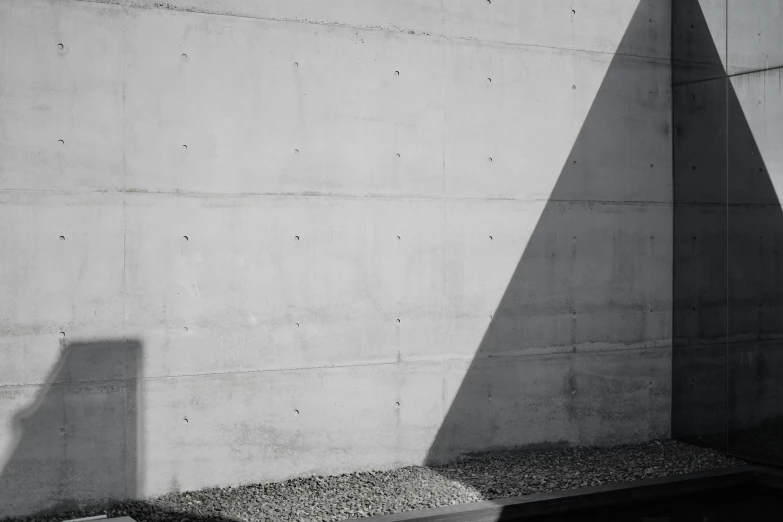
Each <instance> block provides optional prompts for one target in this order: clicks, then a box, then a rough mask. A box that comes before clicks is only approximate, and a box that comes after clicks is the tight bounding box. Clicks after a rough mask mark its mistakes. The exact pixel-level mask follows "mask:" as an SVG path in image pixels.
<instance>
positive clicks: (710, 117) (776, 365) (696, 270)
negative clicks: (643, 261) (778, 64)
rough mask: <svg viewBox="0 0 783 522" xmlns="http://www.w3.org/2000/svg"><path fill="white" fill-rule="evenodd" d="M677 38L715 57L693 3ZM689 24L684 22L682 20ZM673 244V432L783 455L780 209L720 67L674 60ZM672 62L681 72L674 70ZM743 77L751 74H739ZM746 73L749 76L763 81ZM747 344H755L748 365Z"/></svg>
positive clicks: (735, 450)
mask: <svg viewBox="0 0 783 522" xmlns="http://www.w3.org/2000/svg"><path fill="white" fill-rule="evenodd" d="M678 7H679V9H678V10H676V11H675V13H674V14H675V15H677V14H678V11H683V10H684V11H687V13H686V14H687V16H683V17H681V18H680V20H683V21H685V23H684V24H681V25H677V24H675V25H673V32H674V31H679V32H688V33H689V34H698V35H701V38H700V39H695V38H693V37H690V38H689V39H687V41H686V39H684V38H683V39H679V40H675V41H683V42H686V44H687V45H689V46H692V47H693V49H691V50H686V51H681V50H678V49H673V50H672V52H673V55H676V54H689V53H690V54H696V55H698V56H700V57H702V58H703V59H704V60H705V61H712V62H713V63H720V61H719V56H718V55H719V52H718V49H717V48H716V47H715V44H714V40H713V39H712V37H711V36H710V33H709V29H708V28H707V23H706V21H705V19H704V15H703V12H702V11H701V8H700V5H699V2H698V1H696V0H689V1H687V2H682V3H680V4H679V5H678ZM688 21H690V22H691V23H690V24H688ZM673 67H674V69H675V72H674V73H673V76H674V77H679V78H691V79H692V81H691V82H686V83H683V84H681V85H677V86H675V87H674V90H673V94H674V95H673V104H672V105H673V107H672V110H673V121H674V125H675V133H674V141H673V152H674V248H673V311H672V325H673V327H672V337H673V352H672V437H673V438H676V439H679V440H683V441H686V442H690V443H693V444H697V445H701V446H706V447H711V448H714V449H718V450H721V451H725V452H728V453H731V454H733V455H737V456H740V457H745V458H752V459H755V460H761V461H764V462H768V463H776V462H777V463H781V462H783V448H782V447H780V445H779V444H777V443H776V442H775V441H778V440H782V439H783V390H781V387H780V385H776V383H775V376H779V375H781V374H783V354H781V345H780V339H781V338H782V337H783V332H782V331H781V326H780V325H779V324H778V321H776V320H775V319H776V317H779V314H780V313H781V311H783V305H782V304H781V301H783V284H781V283H780V282H779V281H778V280H779V278H780V275H779V274H780V269H779V259H780V257H781V256H780V250H779V247H777V246H776V245H778V244H779V242H780V241H781V240H783V212H781V208H780V203H779V199H778V197H777V193H776V191H775V188H774V185H773V183H772V181H771V180H770V178H769V175H768V170H767V167H766V165H765V164H764V160H763V157H762V153H761V151H760V149H759V146H758V144H757V143H756V140H755V138H754V135H753V131H752V129H751V127H750V124H749V121H748V118H747V116H746V114H745V111H744V110H743V108H742V104H741V101H740V99H739V96H738V94H737V92H736V90H735V87H734V82H735V81H737V80H738V79H739V77H738V75H734V77H735V80H732V79H731V78H730V77H729V75H728V74H727V72H726V71H725V70H724V69H723V67H722V66H721V67H720V73H719V74H717V76H718V77H717V78H713V79H704V78H700V77H698V75H694V74H693V73H692V72H690V71H688V70H683V69H687V68H688V67H690V66H689V65H687V64H680V63H677V62H673ZM678 69H679V72H677V71H678ZM742 76H743V77H747V78H751V75H742ZM763 76H764V74H763V73H761V74H757V75H753V78H751V80H753V79H755V80H758V79H762V80H763ZM749 353H751V354H752V353H755V354H756V358H755V364H753V362H752V360H751V359H750V356H749V355H748V354H749Z"/></svg>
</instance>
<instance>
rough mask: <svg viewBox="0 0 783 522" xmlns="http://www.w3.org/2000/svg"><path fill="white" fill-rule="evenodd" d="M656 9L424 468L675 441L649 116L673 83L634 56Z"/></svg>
mask: <svg viewBox="0 0 783 522" xmlns="http://www.w3.org/2000/svg"><path fill="white" fill-rule="evenodd" d="M651 1H652V0H642V1H641V2H640V3H639V5H638V6H637V8H636V11H635V13H634V15H633V17H632V18H631V20H630V23H629V25H628V28H627V29H626V32H625V34H624V36H623V38H622V40H621V42H620V43H619V45H618V48H617V51H616V53H615V55H614V56H613V57H612V59H611V62H610V64H609V66H608V69H607V72H606V74H605V76H604V79H603V81H602V83H601V85H600V87H599V89H598V91H597V93H596V96H595V98H594V100H593V102H592V105H591V107H590V109H589V111H588V113H587V115H586V118H585V120H584V123H583V125H582V127H581V129H580V132H579V133H578V135H577V137H576V140H575V142H574V144H573V147H572V149H571V152H570V154H569V156H568V158H564V159H565V164H564V166H563V169H562V171H561V173H560V175H559V177H558V179H557V182H556V184H555V186H554V188H553V190H552V192H551V195H550V198H549V200H548V202H547V203H546V205H545V207H544V210H543V212H542V214H541V217H540V218H539V221H538V223H537V225H536V227H535V229H534V231H533V233H532V235H531V237H530V240H529V242H528V244H527V246H526V248H525V250H524V253H523V255H522V256H521V259H520V261H519V263H518V265H517V267H516V269H515V271H514V274H513V276H512V277H511V280H510V282H509V284H508V287H507V289H506V290H505V293H504V295H503V297H502V299H501V301H500V303H499V305H498V308H497V311H496V313H495V314H494V317H493V320H492V322H491V325H490V327H489V328H488V330H487V332H486V333H485V335H484V337H483V339H482V341H481V344H480V346H479V348H478V350H477V352H476V355H475V357H474V359H473V361H472V363H471V365H470V367H469V369H468V371H467V373H466V374H465V377H464V379H463V381H462V384H461V386H460V388H459V390H458V392H457V393H456V396H455V399H454V401H453V403H452V404H451V406H450V409H449V410H448V413H447V414H446V416H445V420H444V421H443V423H442V425H441V427H440V429H439V431H438V433H437V436H436V437H435V440H434V442H433V443H432V446H431V448H430V450H429V453H428V455H427V458H426V462H427V464H429V465H432V466H437V465H439V464H443V463H446V462H448V461H450V460H452V459H455V458H457V457H459V456H460V455H464V454H469V453H479V452H485V451H492V450H498V449H509V448H520V447H527V446H530V445H539V444H540V443H564V444H580V445H607V444H615V443H623V442H626V441H633V440H639V439H654V438H666V437H668V435H669V421H670V419H669V400H668V396H669V382H668V378H669V356H670V355H669V354H670V352H669V346H668V343H669V340H668V334H669V329H668V323H669V313H670V312H669V308H668V301H669V299H670V288H669V284H670V275H669V274H670V271H671V261H670V259H669V252H670V244H669V242H670V234H671V206H670V203H671V178H670V173H671V171H670V165H669V162H668V159H667V158H668V157H669V156H670V148H669V147H670V145H669V143H670V138H669V136H670V132H671V129H670V126H669V123H668V122H669V120H668V118H662V119H660V120H658V121H650V120H649V119H648V116H649V114H650V113H651V109H652V110H653V111H657V110H658V109H657V108H658V107H659V108H660V111H659V112H658V113H659V114H668V113H667V108H668V107H669V90H670V77H669V74H668V68H667V67H666V64H665V63H661V62H660V61H656V60H654V59H648V58H643V57H638V56H630V54H631V52H630V50H632V49H637V48H639V45H638V44H639V43H640V42H649V41H650V39H651V38H657V37H659V35H658V33H657V32H656V31H655V29H654V25H655V24H653V23H651V22H652V21H651V20H649V18H648V16H647V15H646V13H647V12H649V9H648V8H646V6H645V4H647V3H649V2H651ZM639 127H643V128H644V131H643V132H642V133H641V136H640V135H639V134H637V133H636V132H634V129H635V128H639ZM652 135H654V139H649V137H650V136H652ZM561 161H562V160H561ZM476 487H479V488H481V487H482V486H481V484H476Z"/></svg>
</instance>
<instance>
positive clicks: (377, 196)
mask: <svg viewBox="0 0 783 522" xmlns="http://www.w3.org/2000/svg"><path fill="white" fill-rule="evenodd" d="M79 1H82V0H79ZM4 192H7V193H9V194H15V193H31V194H35V193H43V194H51V195H57V196H82V195H90V194H139V195H143V196H146V195H150V196H167V197H168V196H171V197H193V198H215V199H218V198H223V199H231V198H237V199H239V198H326V199H347V200H371V199H377V200H414V201H516V202H521V203H584V204H594V205H655V206H663V207H665V206H670V205H672V202H671V201H664V200H660V201H657V200H644V199H638V200H637V199H624V200H619V199H618V200H601V199H559V198H543V197H540V198H538V197H536V198H514V197H501V196H477V197H470V196H436V195H429V196H428V195H415V194H400V195H397V194H375V193H370V194H348V193H332V192H236V193H231V192H223V193H215V192H187V191H171V192H169V191H153V190H135V189H127V190H123V189H119V190H113V191H109V190H103V189H101V190H91V191H69V190H55V189H13V188H12V189H9V188H5V189H0V194H2V193H4Z"/></svg>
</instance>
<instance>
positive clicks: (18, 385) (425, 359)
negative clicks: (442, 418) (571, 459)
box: [0, 346, 670, 389]
mask: <svg viewBox="0 0 783 522" xmlns="http://www.w3.org/2000/svg"><path fill="white" fill-rule="evenodd" d="M656 348H662V349H666V348H670V346H641V347H629V348H609V349H598V350H582V351H577V352H572V351H570V350H569V351H562V352H552V353H531V354H519V355H508V356H503V358H519V359H525V358H529V357H542V356H552V357H558V356H566V355H573V354H574V353H577V354H579V353H590V354H603V353H613V352H630V351H643V350H650V349H656ZM484 358H494V357H491V356H490V357H483V356H476V357H474V356H464V357H453V356H452V357H449V358H435V357H418V358H406V359H402V360H397V359H396V358H395V359H387V360H380V361H373V362H366V363H346V364H330V365H324V366H291V367H284V368H259V369H254V370H233V371H226V372H204V373H178V374H175V375H155V376H150V377H118V378H116V379H94V380H89V379H85V380H81V381H56V382H34V383H16V384H0V389H3V388H25V387H37V386H80V385H85V384H100V383H112V382H116V383H123V382H127V381H152V380H162V379H179V378H183V377H209V376H216V375H245V374H255V373H281V372H296V371H305V370H333V369H334V370H336V369H343V368H360V367H372V366H394V365H398V364H412V363H424V362H430V363H445V362H453V361H471V360H474V359H484Z"/></svg>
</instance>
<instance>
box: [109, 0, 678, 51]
mask: <svg viewBox="0 0 783 522" xmlns="http://www.w3.org/2000/svg"><path fill="white" fill-rule="evenodd" d="M98 1H100V2H103V3H116V4H122V5H129V6H136V7H162V6H161V5H160V3H159V2H153V1H152V0H98ZM165 8H167V9H175V10H184V11H195V12H202V13H214V14H226V15H233V16H245V17H254V18H266V19H273V20H286V21H295V22H302V23H309V24H320V25H338V26H349V27H354V28H364V29H376V30H382V31H388V32H401V33H407V34H417V35H422V34H423V35H432V36H441V37H448V38H460V39H471V40H482V41H494V42H502V43H511V44H522V45H532V46H543V47H557V48H563V49H582V50H589V51H597V52H607V53H613V52H615V50H616V48H617V45H618V42H619V41H620V39H621V38H622V36H623V34H624V32H625V30H626V28H627V25H628V21H629V20H630V19H631V16H632V15H633V14H634V12H635V11H636V12H639V13H641V15H643V16H644V18H645V20H646V21H647V23H648V29H647V33H646V34H645V37H646V38H645V41H644V42H643V41H642V40H641V39H640V40H639V44H638V45H637V46H636V47H635V48H633V49H628V50H627V52H629V53H631V54H634V55H641V56H654V57H658V58H668V57H669V41H670V40H669V36H668V35H669V20H670V7H669V2H667V1H665V0H643V1H642V2H639V3H638V7H637V2H619V3H618V2H601V3H600V4H597V3H596V2H587V1H585V0H578V1H572V0H554V1H553V0H532V1H526V2H524V3H522V2H513V1H508V0H505V1H504V0H496V1H495V2H468V1H465V0H446V1H445V2H440V3H438V4H434V3H432V2H427V1H422V0H402V1H398V2H386V1H384V0H369V1H368V0H337V1H332V2H329V3H328V4H325V3H323V2H317V1H312V0H266V1H262V2H253V3H248V2H243V1H242V0H221V1H218V2H216V1H213V0H174V1H171V2H166V4H165ZM599 26H600V27H601V28H602V31H600V32H597V31H595V28H596V27H599Z"/></svg>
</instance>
